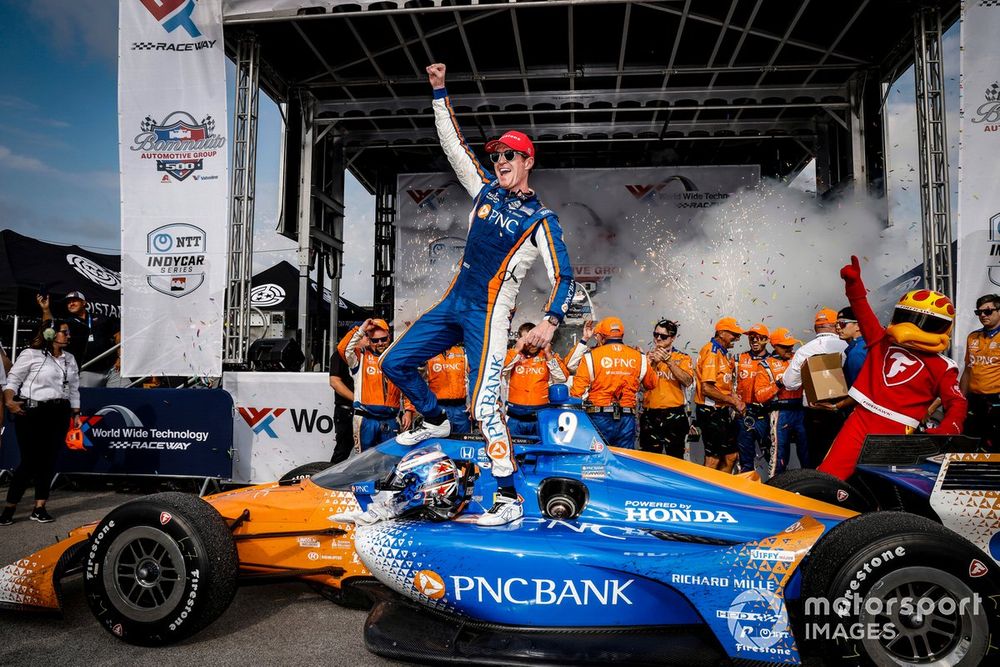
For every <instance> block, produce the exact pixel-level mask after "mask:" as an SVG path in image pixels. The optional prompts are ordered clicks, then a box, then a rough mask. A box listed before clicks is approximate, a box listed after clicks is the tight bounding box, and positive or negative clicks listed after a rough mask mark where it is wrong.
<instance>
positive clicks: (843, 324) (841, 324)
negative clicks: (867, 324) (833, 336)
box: [836, 320, 858, 329]
mask: <svg viewBox="0 0 1000 667" xmlns="http://www.w3.org/2000/svg"><path fill="white" fill-rule="evenodd" d="M857 323H858V321H857V320H837V322H836V325H837V326H838V327H840V328H841V329H843V328H844V327H846V326H847V325H848V324H857Z"/></svg>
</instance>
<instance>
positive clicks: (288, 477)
mask: <svg viewBox="0 0 1000 667" xmlns="http://www.w3.org/2000/svg"><path fill="white" fill-rule="evenodd" d="M330 465H331V464H330V463H323V462H322V461H317V462H315V463H305V464H303V465H300V466H299V467H297V468H292V469H291V470H289V471H288V472H286V473H285V474H284V475H282V476H281V479H279V480H278V483H279V484H298V483H299V482H301V481H302V480H304V479H309V478H310V477H312V476H313V475H316V474H318V473H321V472H323V471H324V470H326V469H327V468H329V467H330Z"/></svg>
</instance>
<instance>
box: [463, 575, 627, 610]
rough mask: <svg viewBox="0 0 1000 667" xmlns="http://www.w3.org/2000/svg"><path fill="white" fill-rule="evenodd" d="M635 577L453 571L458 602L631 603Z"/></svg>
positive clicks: (541, 603)
mask: <svg viewBox="0 0 1000 667" xmlns="http://www.w3.org/2000/svg"><path fill="white" fill-rule="evenodd" d="M633 581H634V580H632V579H627V580H625V581H622V580H620V579H522V578H521V577H510V578H504V577H495V578H493V577H491V578H487V577H468V576H463V575H452V576H451V583H452V591H453V592H454V598H455V601H456V602H461V601H462V600H463V597H464V599H465V600H469V599H470V598H471V599H475V601H476V602H479V603H483V602H489V601H491V600H492V601H493V602H496V603H497V604H503V603H509V604H534V605H544V606H548V605H554V606H558V605H575V606H578V607H587V606H590V605H592V604H593V605H602V606H607V605H619V604H625V605H631V604H632V600H631V599H629V597H628V595H626V590H627V589H628V587H629V586H631V585H632V582H633Z"/></svg>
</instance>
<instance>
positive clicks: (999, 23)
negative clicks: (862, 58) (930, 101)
mask: <svg viewBox="0 0 1000 667" xmlns="http://www.w3.org/2000/svg"><path fill="white" fill-rule="evenodd" d="M998 34H1000V5H998V4H997V3H991V2H980V0H971V1H969V0H967V1H966V2H963V3H962V63H961V102H960V104H959V144H958V165H959V169H958V175H959V176H958V225H957V229H958V271H957V273H956V276H957V278H958V280H957V287H956V294H955V297H956V301H955V306H956V308H957V310H958V321H957V323H956V326H955V337H954V352H953V356H954V358H955V359H956V360H958V361H959V362H962V361H963V360H964V359H965V342H966V338H967V336H968V334H969V332H970V331H973V330H975V329H978V328H980V324H979V320H978V319H977V318H976V317H975V316H974V315H973V313H972V309H973V308H974V307H975V303H976V299H977V298H978V297H980V296H982V295H983V294H996V293H1000V189H998V188H997V180H998V179H1000V164H998V162H997V154H998V153H1000V48H997V41H996V36H997V35H998Z"/></svg>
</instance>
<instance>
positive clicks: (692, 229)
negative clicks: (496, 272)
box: [395, 166, 760, 352]
mask: <svg viewBox="0 0 1000 667" xmlns="http://www.w3.org/2000/svg"><path fill="white" fill-rule="evenodd" d="M759 180H760V169H759V168H758V167H757V166H718V167H716V166H713V167H678V168H672V167H671V168H662V167H658V168H635V169H614V170H606V169H565V170H564V169H553V170H543V171H539V172H538V173H537V174H534V175H532V177H531V186H532V188H534V189H535V190H536V191H537V192H538V193H539V197H540V199H541V201H542V202H543V203H544V204H545V205H546V206H547V207H549V208H551V209H552V210H553V211H555V212H556V214H557V215H558V216H559V222H560V224H561V226H562V229H563V236H564V239H565V241H566V247H567V249H568V250H569V256H570V259H571V260H572V262H573V271H574V273H575V275H576V280H577V282H579V283H580V284H582V285H583V286H584V287H585V288H586V290H587V292H589V293H590V295H591V298H592V300H593V304H594V309H595V311H596V316H597V317H604V316H607V315H617V316H619V317H621V318H622V319H623V320H624V322H625V326H626V328H627V329H630V331H629V336H628V338H629V340H631V341H632V342H642V341H644V340H645V342H648V340H646V339H648V338H649V331H651V330H652V326H651V323H652V322H655V321H656V320H657V319H658V318H660V317H673V318H675V319H680V320H681V321H682V322H683V323H684V324H686V325H688V326H687V327H685V332H686V334H687V335H686V336H685V337H684V340H691V341H692V345H694V344H696V343H697V344H698V346H699V347H700V341H701V338H702V337H703V336H704V332H705V331H707V330H708V328H709V327H710V326H711V322H710V321H709V320H710V319H711V321H712V322H714V319H712V318H713V317H714V318H715V319H717V316H716V314H715V310H714V306H713V307H712V308H705V309H704V310H705V312H704V313H703V312H702V310H703V308H702V307H703V306H704V303H703V301H704V299H703V297H704V295H703V293H702V294H699V291H698V290H695V289H690V287H691V285H688V284H686V285H685V289H683V290H678V289H676V287H677V286H676V285H675V283H676V282H677V281H678V280H680V279H683V280H685V281H686V283H687V282H689V278H688V277H687V276H688V273H689V267H684V266H682V263H681V262H680V261H677V260H678V259H680V258H682V257H683V255H684V253H685V248H687V247H689V246H688V244H691V247H693V246H698V247H704V246H710V245H713V244H714V243H715V240H714V239H712V238H710V237H711V236H712V235H713V234H714V233H713V232H710V231H709V228H708V227H705V226H703V224H702V223H703V221H704V219H705V218H706V214H707V213H708V212H709V211H711V210H713V209H715V208H716V207H717V206H718V205H720V204H722V203H725V202H727V201H729V200H730V198H731V197H732V196H733V193H736V192H738V191H740V190H741V189H744V188H751V189H752V188H754V187H756V186H757V184H758V182H759ZM397 187H398V193H399V196H398V197H397V199H396V201H397V207H398V212H397V213H398V214H397V217H396V226H397V229H398V232H397V234H396V278H395V286H396V313H395V325H396V327H397V330H396V333H397V335H398V334H399V333H400V332H402V331H403V329H404V328H405V327H406V326H408V325H409V323H410V322H412V321H413V320H414V319H415V318H416V317H417V316H418V315H419V314H420V313H422V312H423V311H424V310H426V309H427V308H429V307H430V306H432V305H433V304H434V303H435V302H436V301H437V300H438V299H439V298H440V297H441V294H442V293H443V292H444V290H445V288H446V287H447V286H448V283H449V281H450V280H451V277H452V275H453V274H454V271H455V268H456V266H457V265H458V262H459V260H460V258H461V256H462V253H463V251H464V249H465V238H466V234H467V232H468V226H469V208H470V206H471V203H470V200H469V196H468V194H467V193H466V191H465V190H464V189H463V188H462V187H461V186H460V185H459V184H458V182H457V181H456V180H455V178H454V176H453V175H452V174H403V175H401V176H399V178H398V182H397ZM661 250H662V252H658V251H661ZM525 281H526V283H527V284H526V285H525V288H524V289H522V290H521V292H520V295H519V297H518V305H517V309H518V312H517V314H516V316H515V318H514V322H513V325H514V327H517V325H519V324H520V323H521V322H524V321H528V320H531V321H537V319H538V318H539V317H540V316H541V308H542V305H543V304H544V303H545V299H546V297H547V296H548V293H549V291H550V286H549V283H548V278H547V276H546V275H545V271H544V269H543V267H542V264H541V262H538V263H537V265H536V267H534V268H533V269H532V270H531V271H530V272H529V273H528V275H527V276H526V278H525ZM692 284H693V283H692ZM578 296H582V294H580V293H578ZM589 305H590V304H589V303H587V302H586V301H583V302H577V303H574V307H573V309H572V310H571V311H570V313H568V314H567V322H568V323H569V324H574V323H576V324H580V323H582V320H583V319H585V318H589V316H590V312H589ZM693 325H696V326H698V327H699V329H698V330H696V329H695V327H694V326H693ZM647 329H648V330H647ZM561 331H562V330H561ZM563 334H564V335H565V332H563ZM636 334H638V338H637V337H636ZM708 335H711V334H710V333H709V334H708ZM688 336H691V338H688ZM705 340H707V337H706V338H705ZM565 342H566V341H563V343H564V344H565ZM695 349H697V348H695ZM559 351H560V352H562V350H561V349H560V350H559Z"/></svg>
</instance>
